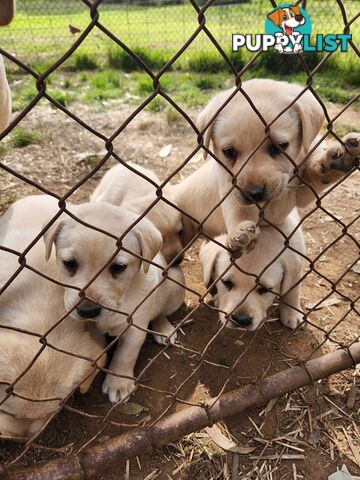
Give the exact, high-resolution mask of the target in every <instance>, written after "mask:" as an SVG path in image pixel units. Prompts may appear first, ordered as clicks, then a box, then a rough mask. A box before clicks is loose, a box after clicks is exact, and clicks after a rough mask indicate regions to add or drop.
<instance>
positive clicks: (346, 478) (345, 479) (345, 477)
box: [328, 465, 355, 480]
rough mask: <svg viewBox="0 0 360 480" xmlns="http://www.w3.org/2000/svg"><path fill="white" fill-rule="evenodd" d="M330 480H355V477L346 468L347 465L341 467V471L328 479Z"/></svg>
mask: <svg viewBox="0 0 360 480" xmlns="http://www.w3.org/2000/svg"><path fill="white" fill-rule="evenodd" d="M328 480H355V477H353V476H352V475H350V473H349V470H348V469H347V468H346V465H343V466H342V467H341V470H339V471H337V472H335V473H333V474H332V475H330V476H329V477H328Z"/></svg>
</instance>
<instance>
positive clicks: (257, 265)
mask: <svg viewBox="0 0 360 480" xmlns="http://www.w3.org/2000/svg"><path fill="white" fill-rule="evenodd" d="M298 222H299V216H298V213H297V211H296V209H295V210H293V211H292V212H291V213H290V215H289V216H288V218H287V220H286V222H285V223H284V224H282V225H281V230H282V232H283V233H284V234H285V235H286V236H289V235H290V234H291V232H292V231H293V230H294V229H295V227H296V226H297V224H298ZM239 230H242V234H241V240H242V245H243V251H244V253H246V252H247V254H244V255H243V256H241V258H240V259H238V260H237V261H236V265H234V266H231V267H230V268H229V266H230V256H229V253H228V251H227V250H226V236H225V235H222V236H220V237H217V239H216V240H217V241H218V242H220V243H222V244H223V245H224V247H225V248H222V247H221V246H219V245H217V244H215V243H212V242H209V243H205V244H203V245H202V247H201V249H200V262H201V265H202V268H203V275H204V282H205V284H206V286H207V288H208V287H210V286H212V285H213V288H212V293H213V292H214V293H215V292H216V295H215V299H216V306H217V307H218V308H219V309H220V310H221V312H220V313H219V315H220V320H221V321H222V323H224V324H226V326H228V327H232V328H239V327H242V328H246V329H248V330H255V329H256V328H258V326H259V325H260V324H261V323H262V322H263V321H264V319H265V318H266V312H267V310H268V308H269V307H270V306H271V305H272V303H273V302H274V299H275V298H276V297H280V320H281V322H282V323H283V324H284V325H286V326H287V327H289V328H291V329H294V328H296V327H297V326H298V325H299V324H300V323H301V322H302V321H303V315H302V311H301V305H300V285H298V282H299V281H300V279H301V270H302V264H303V258H302V255H301V254H304V252H305V246H304V240H303V235H302V231H301V229H300V228H298V229H297V230H296V232H295V233H294V234H293V235H292V236H291V238H290V241H289V245H290V247H291V248H293V249H294V250H295V251H296V252H299V253H295V252H294V251H293V250H291V249H289V248H286V249H285V248H284V245H285V243H284V237H283V235H282V234H281V233H280V232H279V231H278V230H277V229H275V228H273V227H262V228H261V234H260V235H259V231H258V228H257V227H256V225H255V224H252V222H242V223H241V224H240V225H239ZM257 237H258V240H257V245H256V247H255V248H254V249H253V250H252V251H249V250H251V248H250V249H249V246H250V244H251V242H253V241H254V240H255V239H256V238H257ZM283 250H284V252H283V253H281V252H282V251H283ZM280 253H281V255H280V256H279V257H278V258H277V256H278V255H279V254H280ZM274 259H275V260H274ZM237 267H239V268H237ZM226 314H228V315H229V317H228V318H229V320H227V318H226Z"/></svg>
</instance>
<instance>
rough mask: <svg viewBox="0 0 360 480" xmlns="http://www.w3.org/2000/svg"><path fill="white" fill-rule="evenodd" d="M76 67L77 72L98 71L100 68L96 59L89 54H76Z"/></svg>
mask: <svg viewBox="0 0 360 480" xmlns="http://www.w3.org/2000/svg"><path fill="white" fill-rule="evenodd" d="M74 65H75V69H76V70H96V69H97V68H98V67H99V66H98V64H97V62H96V60H95V58H94V57H93V56H92V55H89V54H87V53H76V54H75V59H74Z"/></svg>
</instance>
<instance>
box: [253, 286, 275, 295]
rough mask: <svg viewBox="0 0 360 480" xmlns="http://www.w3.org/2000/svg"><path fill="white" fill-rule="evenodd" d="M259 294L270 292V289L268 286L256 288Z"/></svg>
mask: <svg viewBox="0 0 360 480" xmlns="http://www.w3.org/2000/svg"><path fill="white" fill-rule="evenodd" d="M257 293H258V294H259V295H265V293H272V289H271V288H268V287H264V286H261V287H259V288H258V289H257Z"/></svg>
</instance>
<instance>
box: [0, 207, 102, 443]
mask: <svg viewBox="0 0 360 480" xmlns="http://www.w3.org/2000/svg"><path fill="white" fill-rule="evenodd" d="M17 213H19V214H20V215H19V216H17ZM15 225H17V227H19V228H13V227H15ZM39 232H40V230H37V229H36V228H34V226H33V224H32V222H31V217H30V216H28V217H27V218H26V217H25V216H23V215H22V213H21V211H19V212H17V211H14V209H10V210H8V212H7V213H5V215H4V216H3V217H1V219H0V245H1V246H3V247H7V248H10V249H12V250H15V251H19V252H22V251H23V250H24V249H25V248H26V247H27V246H28V245H29V244H30V242H31V241H32V240H33V239H34V238H35V237H36V235H37V234H38V233H39ZM26 262H27V264H28V265H31V267H33V268H36V269H37V270H39V271H42V272H43V273H45V274H47V275H48V276H50V277H56V266H55V262H48V264H46V262H45V248H44V244H43V242H42V241H40V242H38V243H37V244H36V245H35V246H34V247H32V249H31V250H30V251H29V252H28V253H27V255H26ZM0 264H1V272H0V289H2V290H3V291H2V294H1V296H0V434H1V435H2V436H6V437H11V438H14V439H17V440H28V439H29V438H32V437H34V436H35V435H37V434H39V433H40V431H41V430H42V429H43V428H44V427H45V425H46V423H47V422H48V421H50V419H51V417H52V416H54V415H55V413H56V412H57V411H58V410H60V408H61V406H60V405H59V403H60V401H61V400H65V399H66V398H67V397H68V396H69V395H70V394H71V393H72V392H73V391H74V390H75V389H76V388H77V387H79V386H80V391H81V392H82V393H85V392H86V391H87V390H88V388H89V387H90V385H91V383H92V380H93V379H94V378H95V375H96V372H97V369H96V370H95V368H94V366H93V364H92V363H93V362H95V361H96V360H97V358H98V357H100V355H101V352H102V351H103V349H104V348H105V339H104V336H103V335H101V334H100V333H99V332H97V331H96V329H95V328H94V327H93V326H92V325H90V326H89V325H87V324H85V323H84V322H81V321H74V320H73V319H71V318H69V317H67V318H65V319H63V320H62V321H60V320H61V319H62V318H63V317H64V316H65V314H66V309H65V308H64V288H63V287H61V286H59V285H57V284H55V283H52V282H50V281H49V280H46V279H45V278H43V277H41V276H40V275H38V274H36V273H34V272H32V271H31V270H29V269H26V268H24V269H23V270H21V271H20V272H19V273H18V275H17V276H16V277H15V278H14V279H13V280H12V282H11V283H9V279H10V278H11V277H12V275H13V274H14V273H15V272H16V271H17V270H18V269H19V267H20V265H19V262H18V257H17V255H15V254H13V253H8V252H6V251H4V250H1V251H0ZM58 322H60V323H58ZM57 323H58V324H57ZM14 329H18V331H16V330H14ZM42 335H44V336H45V341H46V343H47V345H46V346H45V348H43V344H44V343H43V342H41V341H40V337H41V336H42ZM105 361H106V355H102V356H101V357H100V359H99V360H98V364H99V365H100V366H103V365H104V364H105ZM13 383H14V385H13ZM9 385H11V386H12V385H13V387H11V389H10V390H9V391H7V388H8V387H9Z"/></svg>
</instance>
